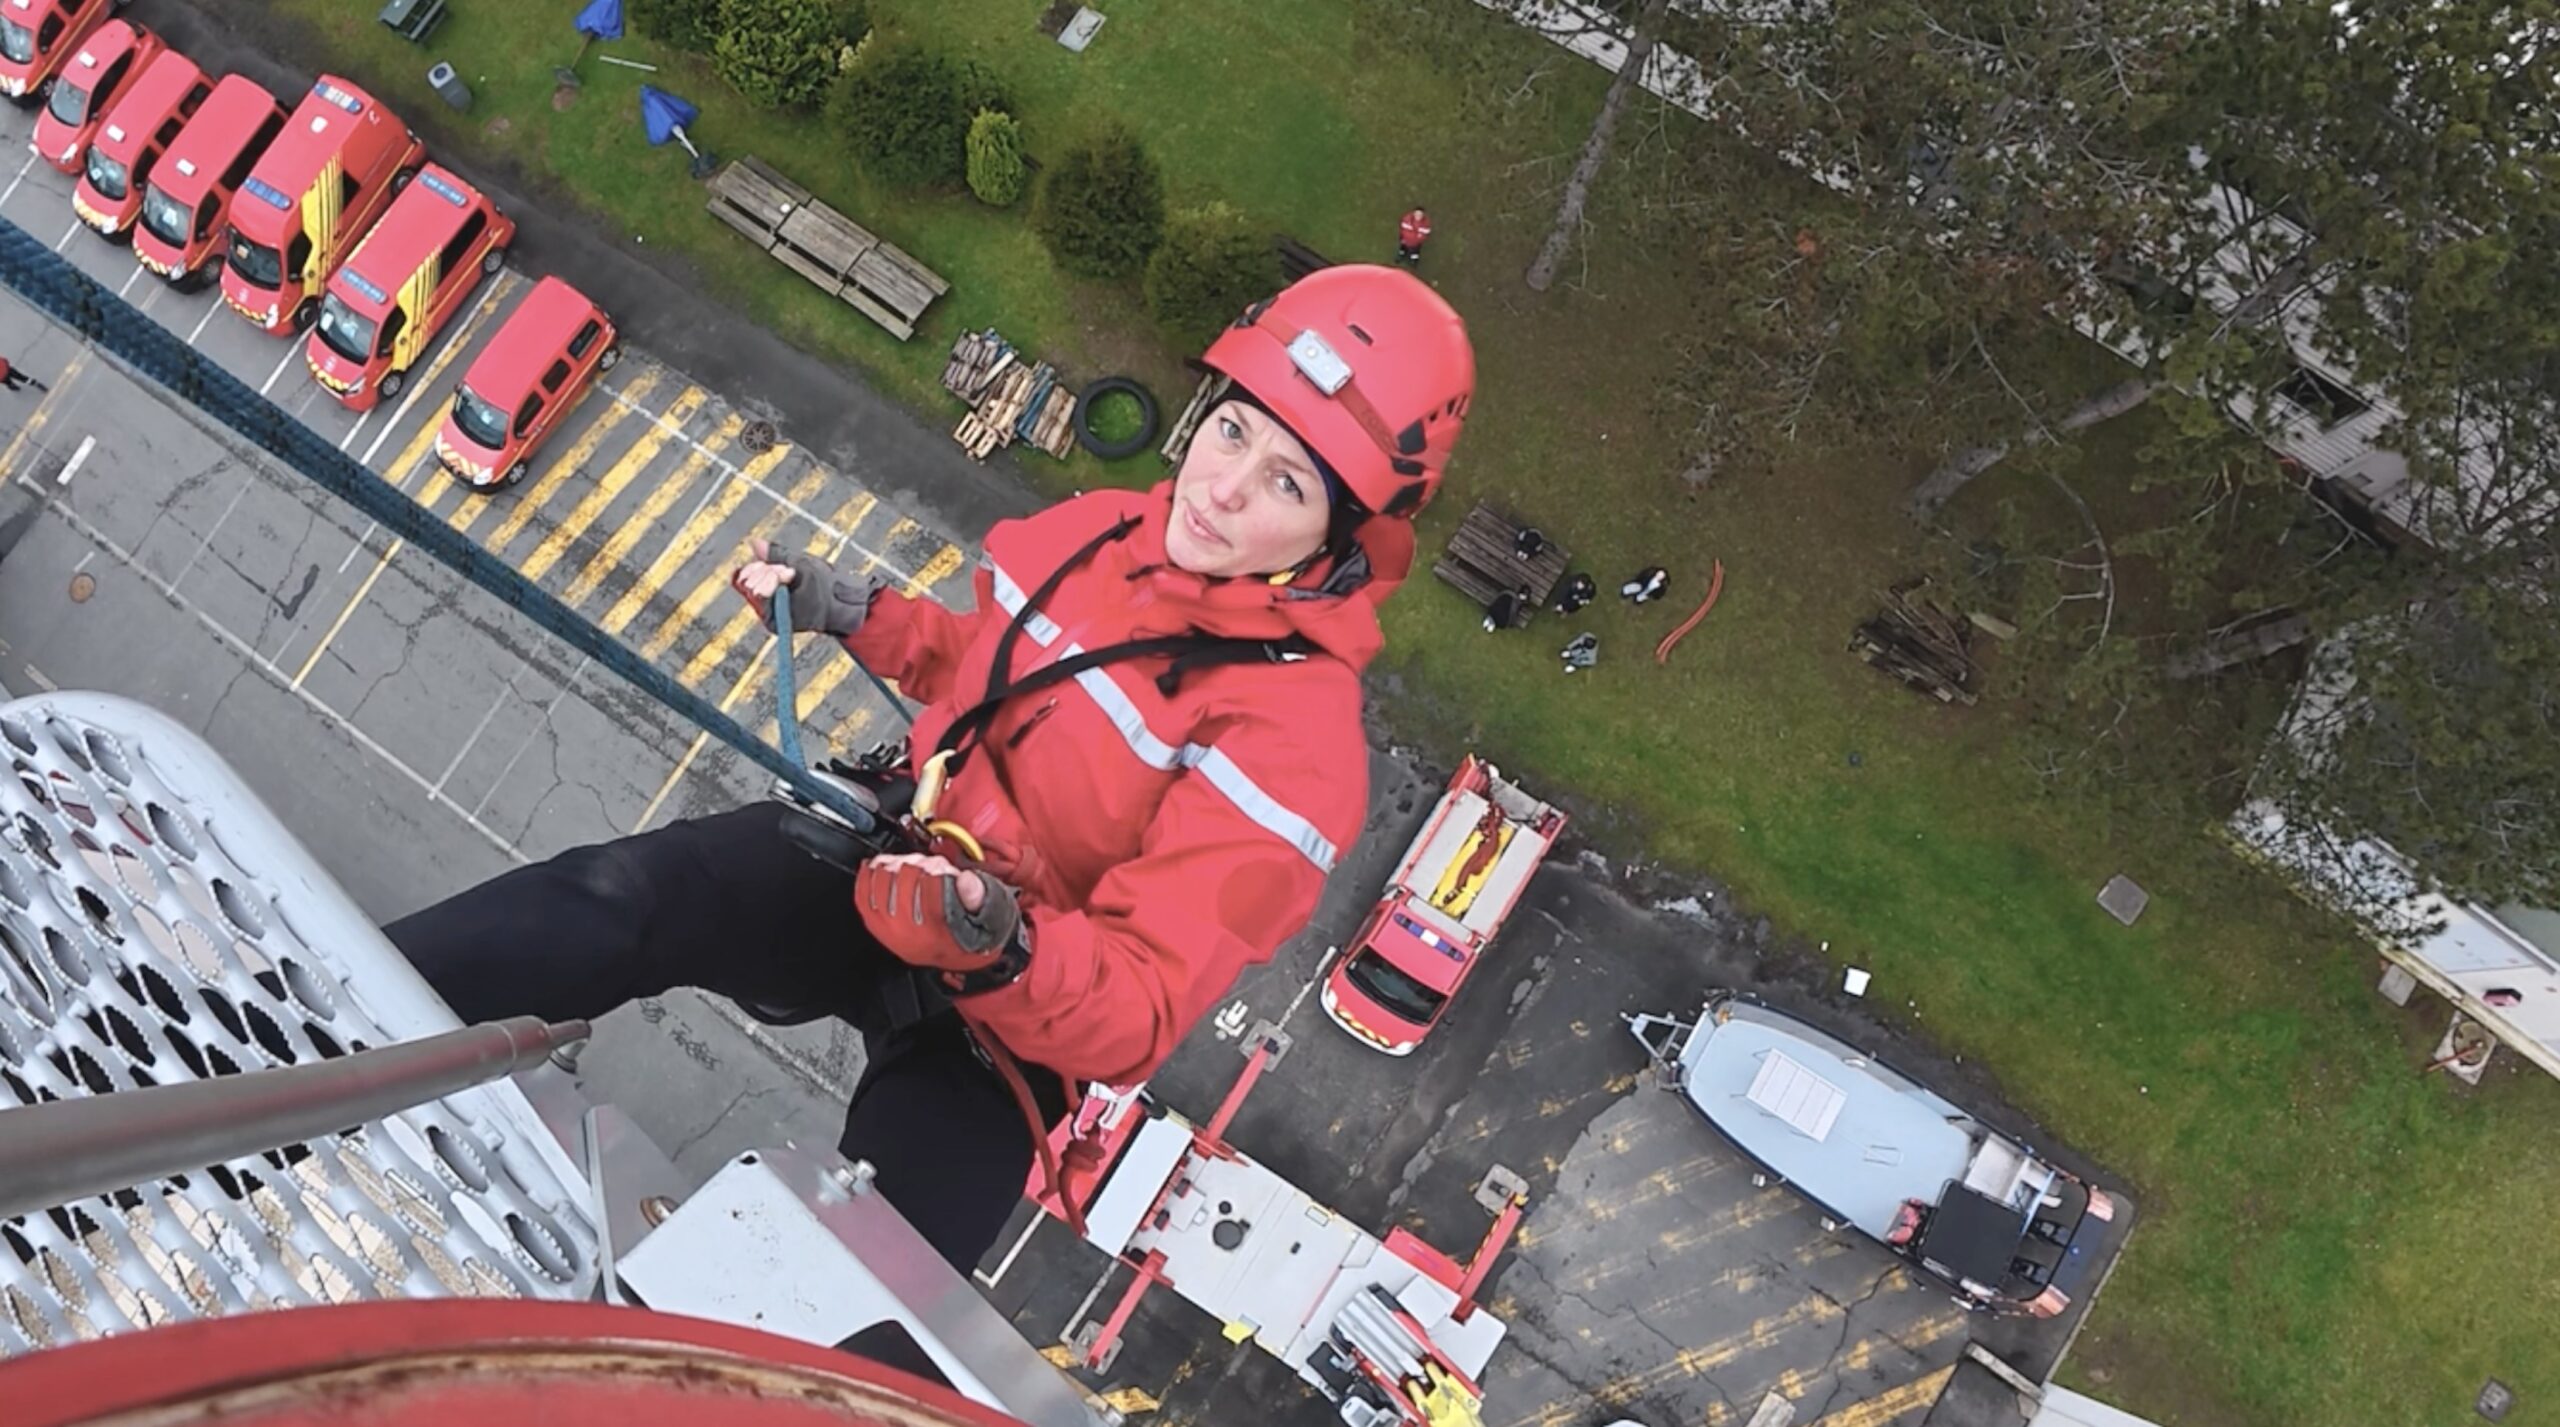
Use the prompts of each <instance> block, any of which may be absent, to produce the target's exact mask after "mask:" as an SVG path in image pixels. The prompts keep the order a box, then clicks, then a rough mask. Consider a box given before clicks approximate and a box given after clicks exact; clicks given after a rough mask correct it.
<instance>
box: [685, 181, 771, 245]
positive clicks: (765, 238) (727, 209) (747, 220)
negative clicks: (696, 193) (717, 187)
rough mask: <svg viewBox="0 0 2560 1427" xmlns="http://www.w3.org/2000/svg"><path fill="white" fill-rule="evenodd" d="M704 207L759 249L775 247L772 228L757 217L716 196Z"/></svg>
mask: <svg viewBox="0 0 2560 1427" xmlns="http://www.w3.org/2000/svg"><path fill="white" fill-rule="evenodd" d="M702 206H703V207H705V208H707V209H709V210H711V216H712V217H714V218H717V219H719V220H720V221H721V222H723V223H726V224H728V225H729V226H730V227H732V228H735V229H737V230H738V232H739V234H740V235H741V236H742V237H744V238H746V239H747V241H749V242H751V243H753V244H755V245H756V246H757V247H759V248H767V249H769V248H771V247H772V246H773V228H772V226H771V225H770V224H767V223H764V222H762V221H760V220H758V219H757V218H756V217H755V215H753V214H751V213H748V212H745V211H744V210H742V209H740V208H739V207H738V206H737V205H736V204H733V203H731V202H729V201H728V200H727V199H724V198H722V197H720V196H719V195H717V194H714V195H712V198H711V201H710V202H708V203H706V204H704V205H702Z"/></svg>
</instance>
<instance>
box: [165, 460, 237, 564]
mask: <svg viewBox="0 0 2560 1427" xmlns="http://www.w3.org/2000/svg"><path fill="white" fill-rule="evenodd" d="M256 479H257V477H255V476H252V477H250V478H249V479H248V480H244V481H242V482H241V483H240V489H239V490H237V491H234V492H233V493H232V496H231V504H229V505H226V506H224V507H223V508H222V514H220V515H218V516H215V517H214V519H213V525H212V526H211V527H210V528H208V529H207V530H206V531H205V533H204V539H203V540H201V541H199V542H197V544H196V553H194V554H192V555H189V556H188V557H187V563H186V564H184V565H181V566H179V567H178V574H177V577H176V578H175V579H172V580H171V581H169V588H170V589H171V590H173V591H174V590H176V589H177V587H178V586H180V585H183V584H185V583H186V582H187V575H188V574H189V573H190V572H191V571H193V570H194V569H195V567H196V562H197V561H198V560H201V559H203V558H204V552H205V551H207V550H210V549H212V548H213V537H214V536H216V535H218V534H220V533H221V532H222V526H223V522H225V521H227V520H229V519H231V512H233V511H235V510H238V509H239V508H240V499H241V497H243V496H245V495H247V494H248V493H249V487H250V485H251V484H252V483H253V482H255V481H256Z"/></svg>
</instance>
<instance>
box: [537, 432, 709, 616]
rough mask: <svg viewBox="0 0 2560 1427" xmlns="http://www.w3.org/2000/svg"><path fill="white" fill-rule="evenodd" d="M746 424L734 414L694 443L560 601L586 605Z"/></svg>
mask: <svg viewBox="0 0 2560 1427" xmlns="http://www.w3.org/2000/svg"><path fill="white" fill-rule="evenodd" d="M746 424H747V419H746V418H745V417H743V416H740V415H738V414H737V413H735V412H731V413H730V414H729V415H728V416H726V417H724V418H722V419H721V422H720V428H719V429H718V430H716V431H714V432H712V433H711V436H710V439H709V440H706V441H700V442H697V443H695V445H694V450H693V454H692V455H689V456H687V457H685V458H684V460H683V462H682V463H681V464H679V465H678V466H677V467H676V469H675V472H674V474H672V475H670V476H668V477H667V478H666V479H665V480H663V481H660V482H658V483H657V484H656V485H654V486H651V487H650V488H649V494H648V497H647V498H646V499H644V500H642V501H641V502H640V508H639V509H638V510H635V511H633V512H632V513H631V517H630V518H629V519H628V520H625V521H623V522H622V524H621V525H619V526H616V527H615V528H614V532H613V534H612V535H610V536H608V537H606V539H605V542H604V548H602V549H600V550H598V551H596V553H595V554H594V555H592V556H590V557H588V559H587V563H586V565H585V566H584V567H583V568H582V569H580V570H579V571H578V577H577V578H576V579H574V580H571V581H570V582H569V588H568V590H567V591H566V592H564V593H563V594H562V595H561V596H560V598H561V600H562V601H563V602H565V603H567V604H569V605H571V606H573V607H574V606H576V605H578V604H580V603H583V602H584V601H585V600H586V598H587V596H589V595H591V594H594V593H595V592H596V586H598V585H600V584H603V583H604V577H605V576H607V575H609V574H611V573H613V572H614V571H615V570H618V569H620V568H622V557H623V556H625V555H628V554H630V553H631V547H633V546H635V545H637V544H639V543H640V538H641V537H642V536H644V535H647V534H648V533H649V532H650V531H652V530H655V529H656V528H657V526H658V520H659V518H660V517H662V516H664V515H665V514H666V513H667V512H668V511H670V510H673V509H675V504H676V501H677V499H678V498H679V497H681V496H682V495H684V493H685V492H686V491H688V490H690V489H692V487H693V483H694V482H695V481H696V480H699V479H700V478H701V476H702V473H703V472H704V471H706V470H708V469H710V466H711V460H712V457H714V456H716V455H718V454H719V453H720V451H721V450H722V449H723V448H725V447H726V446H727V445H728V444H729V443H730V442H731V441H734V440H736V439H737V436H738V433H739V432H740V431H742V430H744V429H746Z"/></svg>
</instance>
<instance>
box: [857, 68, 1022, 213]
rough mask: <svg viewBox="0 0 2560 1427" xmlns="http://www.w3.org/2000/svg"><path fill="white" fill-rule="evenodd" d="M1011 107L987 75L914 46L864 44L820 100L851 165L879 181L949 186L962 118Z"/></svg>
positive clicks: (962, 147) (963, 129)
mask: <svg viewBox="0 0 2560 1427" xmlns="http://www.w3.org/2000/svg"><path fill="white" fill-rule="evenodd" d="M1011 107H1012V102H1011V100H1010V99H1008V98H1007V97H1006V95H1005V92H1004V86H1003V85H1002V84H1001V83H999V82H998V81H997V80H996V78H995V76H994V75H992V74H990V73H989V72H987V71H986V70H984V69H982V68H980V67H979V66H977V65H975V64H967V63H959V62H955V61H953V60H951V59H950V58H949V57H947V56H945V55H942V54H940V53H938V52H936V51H933V50H928V49H924V48H922V47H920V46H916V45H911V44H909V45H898V46H895V47H893V48H890V49H887V50H885V51H884V50H879V49H878V48H877V47H866V48H865V49H864V51H863V54H862V59H861V62H860V63H858V64H856V65H854V67H853V68H852V70H850V71H849V72H848V73H846V75H845V77H844V79H843V81H842V82H841V83H839V84H838V85H837V86H836V92H835V94H834V96H833V98H832V99H831V100H830V101H829V103H828V113H829V115H830V117H832V118H833V119H834V121H835V125H836V129H837V132H839V133H841V134H842V135H843V136H844V139H845V143H846V146H847V147H849V148H851V149H852V150H853V153H854V158H855V161H856V162H858V163H860V164H861V165H862V166H863V167H864V168H865V169H867V170H869V171H870V172H871V174H872V175H873V176H874V177H876V178H879V179H881V180H882V181H884V182H887V183H896V184H906V185H910V186H922V185H926V184H937V183H953V182H957V181H958V180H959V179H961V178H962V177H964V176H966V174H967V172H968V165H969V130H970V122H971V121H970V116H971V115H973V114H975V113H977V112H978V111H980V110H982V109H994V110H1004V109H1009V108H1011Z"/></svg>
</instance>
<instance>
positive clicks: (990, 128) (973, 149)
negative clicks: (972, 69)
mask: <svg viewBox="0 0 2560 1427" xmlns="http://www.w3.org/2000/svg"><path fill="white" fill-rule="evenodd" d="M1030 178H1031V170H1030V169H1029V168H1028V167H1027V166H1025V165H1024V163H1023V162H1022V126H1021V125H1020V124H1017V123H1015V122H1014V118H1013V116H1012V115H1010V114H1007V113H1005V112H1004V111H1003V110H1001V109H981V110H979V111H978V117H977V118H975V119H972V120H970V121H969V191H970V192H971V193H974V194H976V195H978V200H979V201H980V202H982V203H986V204H989V205H992V206H994V207H997V208H1004V207H1009V206H1010V205H1011V204H1012V203H1013V201H1014V200H1015V199H1017V198H1020V197H1021V196H1022V189H1023V185H1024V184H1026V183H1028V182H1029V181H1030Z"/></svg>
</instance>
